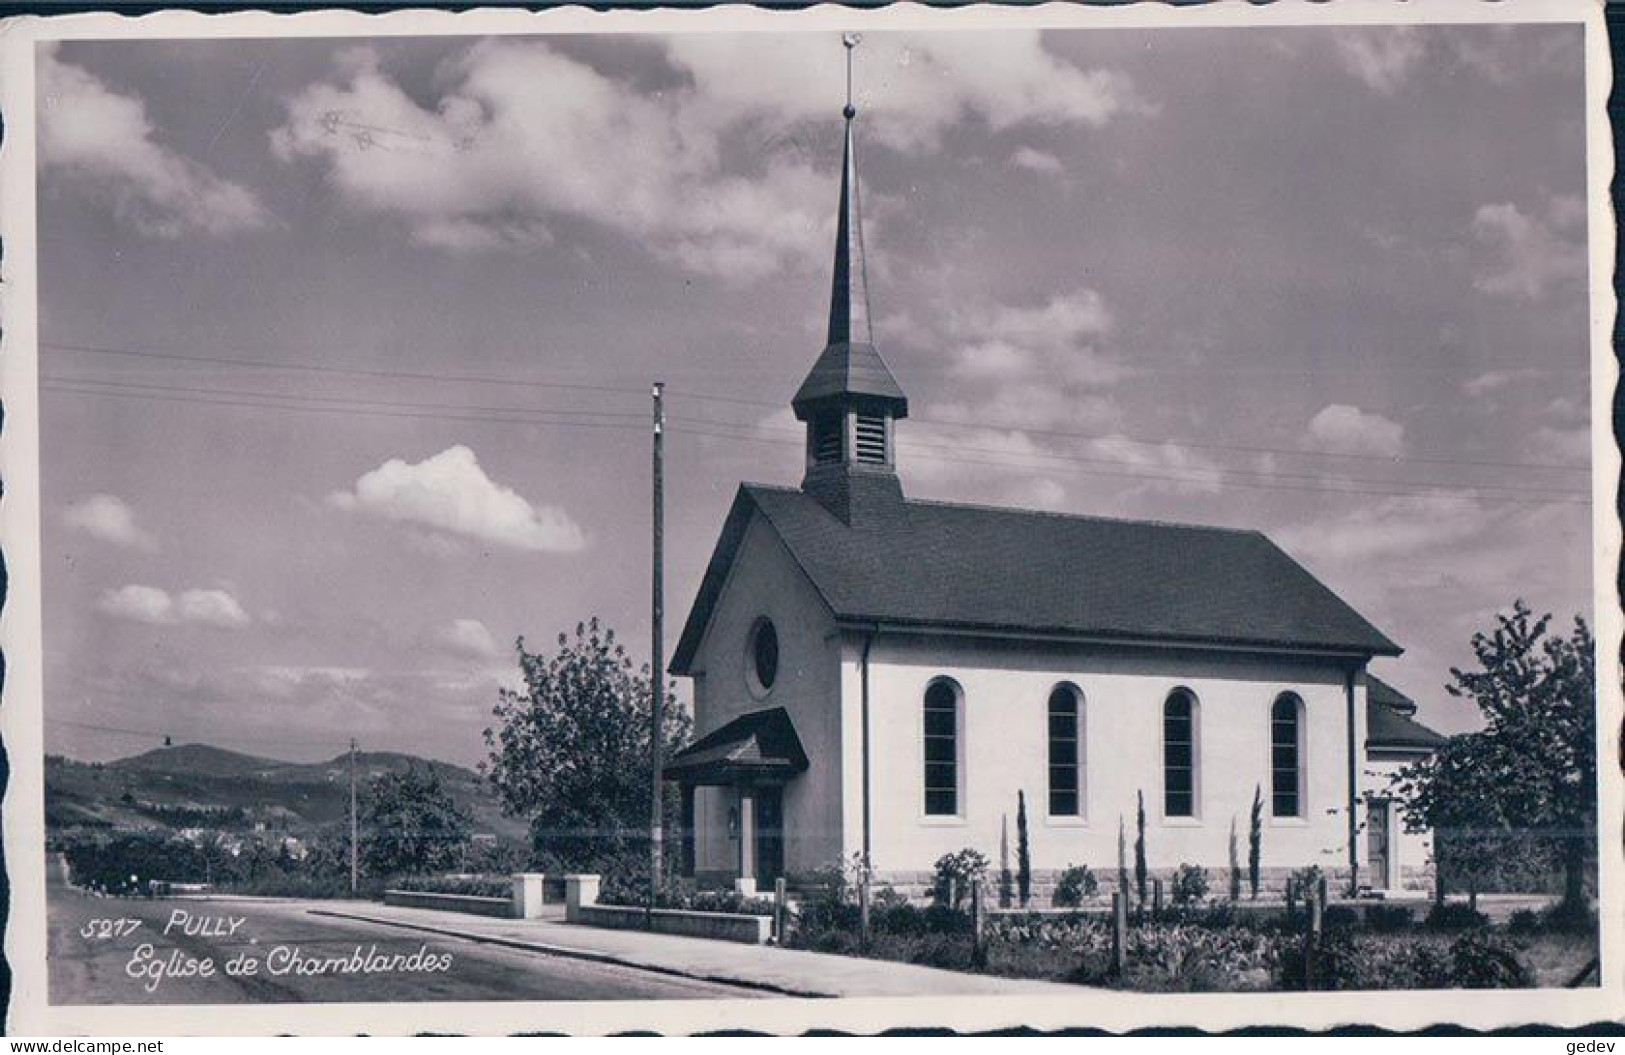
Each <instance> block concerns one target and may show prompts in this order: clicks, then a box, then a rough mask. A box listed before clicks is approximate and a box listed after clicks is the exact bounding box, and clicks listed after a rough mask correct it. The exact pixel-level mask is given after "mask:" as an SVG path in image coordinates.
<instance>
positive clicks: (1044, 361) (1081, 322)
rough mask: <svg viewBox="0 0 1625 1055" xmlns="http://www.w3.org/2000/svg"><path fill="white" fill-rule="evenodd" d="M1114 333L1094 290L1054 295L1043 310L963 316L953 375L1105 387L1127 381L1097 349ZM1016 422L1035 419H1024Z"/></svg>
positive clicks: (955, 328)
mask: <svg viewBox="0 0 1625 1055" xmlns="http://www.w3.org/2000/svg"><path fill="white" fill-rule="evenodd" d="M1111 327H1112V315H1111V312H1110V310H1108V308H1107V306H1106V302H1105V300H1104V299H1103V298H1102V297H1101V296H1100V294H1098V293H1096V292H1095V291H1094V290H1091V289H1078V290H1073V291H1071V292H1068V293H1060V294H1056V295H1054V296H1052V297H1051V298H1050V299H1049V300H1047V301H1045V302H1044V303H1043V304H1039V305H1025V306H1011V305H1001V306H999V307H996V308H992V309H986V308H984V309H981V310H977V311H971V312H962V313H959V314H956V315H955V316H954V317H953V319H952V320H951V322H950V323H949V329H950V331H951V336H950V340H956V341H957V343H958V347H957V348H955V349H954V350H953V352H952V353H951V354H952V363H951V365H950V367H949V372H950V373H951V374H953V375H954V376H955V377H959V378H963V379H966V380H969V381H988V382H995V383H999V384H1015V385H1020V386H1025V387H1038V388H1048V389H1052V390H1053V389H1056V388H1057V387H1058V386H1059V387H1060V388H1062V389H1063V390H1064V388H1065V386H1067V385H1072V386H1077V387H1082V388H1099V387H1107V386H1110V385H1114V384H1116V383H1117V382H1118V381H1120V380H1122V379H1123V378H1124V377H1126V376H1127V375H1128V370H1127V369H1126V368H1125V367H1124V366H1123V365H1122V364H1121V363H1119V362H1118V361H1116V360H1115V359H1113V358H1111V357H1109V356H1108V355H1106V354H1105V353H1104V352H1102V351H1100V350H1099V349H1098V348H1097V347H1096V346H1095V344H1094V341H1095V339H1097V338H1100V337H1102V336H1104V335H1105V334H1106V333H1108V332H1109V331H1110V330H1111ZM993 398H994V399H997V398H998V397H997V396H994V397H993ZM1044 402H1045V401H1042V400H1041V401H1040V403H1039V404H1038V405H1039V406H1043V405H1044ZM1057 409H1059V408H1057ZM985 420H992V421H998V420H1001V419H1000V418H998V417H988V418H986V419H985ZM1002 420H1012V419H1008V418H1006V419H1002ZM1014 420H1032V419H1031V417H1030V416H1029V415H1025V414H1024V415H1021V416H1020V417H1019V418H1017V419H1014Z"/></svg>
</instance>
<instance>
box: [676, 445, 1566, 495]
mask: <svg viewBox="0 0 1625 1055" xmlns="http://www.w3.org/2000/svg"><path fill="white" fill-rule="evenodd" d="M667 431H668V432H674V433H682V434H684V435H688V436H709V437H711V438H714V439H727V440H744V441H747V442H753V443H772V444H778V445H781V446H791V445H793V446H800V444H798V443H796V442H795V441H793V440H783V439H780V438H778V437H776V436H744V435H739V434H737V433H726V432H714V431H708V430H705V429H696V428H685V427H672V428H669V429H668V430H667ZM919 457H923V458H927V459H929V460H932V461H941V462H948V463H952V464H968V465H987V466H992V467H995V468H1013V467H1016V463H1013V462H1008V461H1005V462H1000V461H991V460H985V459H975V458H963V457H949V456H947V455H919ZM1069 471H1070V472H1072V473H1076V474H1078V475H1082V476H1100V477H1109V478H1114V479H1125V480H1138V481H1140V482H1142V483H1145V482H1156V481H1158V480H1164V481H1171V482H1174V483H1224V484H1226V485H1229V486H1235V487H1247V488H1253V489H1257V490H1267V491H1270V490H1281V491H1307V492H1310V493H1313V494H1332V495H1358V496H1372V497H1381V498H1410V499H1429V498H1439V497H1449V496H1452V495H1453V496H1455V497H1460V498H1471V499H1474V500H1475V501H1484V502H1510V503H1515V504H1523V505H1578V506H1584V505H1589V504H1590V502H1589V500H1587V499H1576V500H1569V499H1564V498H1558V497H1551V498H1533V497H1529V498H1524V497H1518V496H1514V495H1502V494H1482V493H1478V492H1473V491H1468V490H1464V489H1461V488H1451V487H1444V486H1437V487H1434V489H1433V490H1431V491H1390V490H1377V489H1373V488H1348V487H1311V486H1306V485H1301V484H1269V483H1262V482H1255V481H1251V480H1211V479H1205V480H1197V479H1192V478H1191V477H1189V476H1169V475H1167V473H1168V472H1170V471H1171V472H1179V471H1187V472H1188V471H1191V470H1177V469H1173V470H1160V469H1159V470H1157V471H1147V472H1108V471H1106V470H1103V469H1071V470H1069ZM1215 471H1222V470H1215ZM1418 486H1430V485H1418Z"/></svg>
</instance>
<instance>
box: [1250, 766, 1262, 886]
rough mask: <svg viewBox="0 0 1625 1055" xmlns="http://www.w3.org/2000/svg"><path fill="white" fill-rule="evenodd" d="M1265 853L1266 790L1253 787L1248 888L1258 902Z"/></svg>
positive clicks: (1256, 785)
mask: <svg viewBox="0 0 1625 1055" xmlns="http://www.w3.org/2000/svg"><path fill="white" fill-rule="evenodd" d="M1263 851H1264V789H1263V787H1262V786H1260V785H1258V784H1254V785H1253V812H1252V816H1251V817H1250V818H1249V819H1248V822H1247V886H1248V887H1249V888H1250V889H1251V890H1252V895H1253V900H1254V901H1257V900H1258V878H1259V876H1258V873H1259V863H1260V862H1261V861H1262V859H1263Z"/></svg>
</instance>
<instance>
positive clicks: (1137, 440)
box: [672, 389, 1591, 472]
mask: <svg viewBox="0 0 1625 1055" xmlns="http://www.w3.org/2000/svg"><path fill="white" fill-rule="evenodd" d="M672 394H673V395H678V396H682V397H684V398H685V399H698V400H702V401H705V402H708V403H731V404H734V405H737V406H748V407H767V408H771V409H774V410H777V409H780V408H781V407H782V406H783V404H780V403H769V402H767V401H765V400H759V399H737V398H734V397H732V396H712V395H705V394H703V393H699V392H689V391H685V390H683V389H673V390H672ZM909 420H911V421H917V422H919V423H920V424H922V425H935V426H938V427H941V428H954V429H983V430H989V429H990V430H994V431H1014V432H1025V433H1027V434H1028V435H1032V436H1054V437H1059V438H1066V439H1079V440H1112V441H1116V442H1120V443H1132V444H1135V445H1136V446H1149V447H1163V446H1167V445H1169V444H1173V445H1174V446H1178V447H1190V448H1192V449H1193V450H1209V451H1234V452H1236V453H1239V454H1282V455H1287V456H1289V457H1294V458H1348V459H1352V460H1355V461H1372V462H1381V463H1383V464H1385V465H1392V464H1394V463H1396V462H1416V463H1418V464H1424V465H1471V466H1481V467H1483V468H1487V469H1558V470H1563V471H1567V472H1590V471H1591V467H1590V466H1588V465H1574V464H1571V463H1565V462H1497V461H1475V460H1473V459H1469V458H1429V457H1422V456H1414V455H1413V456H1407V457H1403V458H1400V457H1389V456H1388V455H1383V454H1362V453H1357V452H1351V451H1306V450H1296V449H1293V448H1291V447H1254V446H1246V445H1241V444H1224V443H1206V442H1200V441H1196V440H1174V439H1166V438H1164V439H1149V438H1146V437H1143V436H1125V435H1122V434H1120V433H1102V432H1075V431H1071V430H1067V429H1038V428H1033V427H1031V426H1029V425H1021V424H1016V423H1013V422H995V421H987V422H975V421H952V420H949V419H946V418H925V417H912V418H910V419H909Z"/></svg>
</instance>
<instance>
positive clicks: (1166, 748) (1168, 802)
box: [1162, 689, 1198, 817]
mask: <svg viewBox="0 0 1625 1055" xmlns="http://www.w3.org/2000/svg"><path fill="white" fill-rule="evenodd" d="M1196 719H1197V712H1196V697H1195V696H1192V695H1191V694H1190V692H1189V691H1188V690H1186V689H1175V690H1174V691H1173V692H1171V693H1169V694H1168V699H1167V700H1166V701H1164V702H1163V705H1162V814H1163V816H1165V817H1194V816H1196V801H1197V791H1198V787H1197V769H1196V764H1197V746H1198V741H1197V721H1196Z"/></svg>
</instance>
